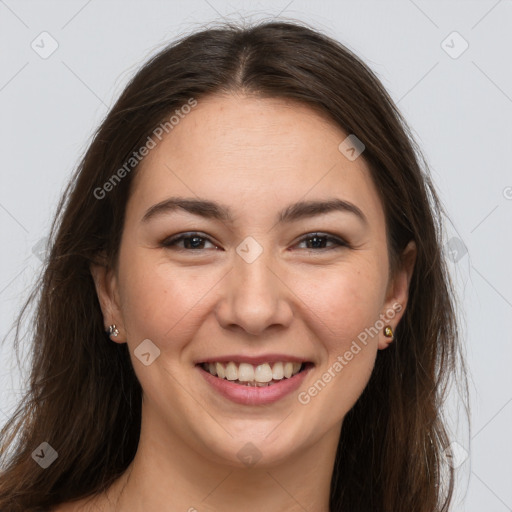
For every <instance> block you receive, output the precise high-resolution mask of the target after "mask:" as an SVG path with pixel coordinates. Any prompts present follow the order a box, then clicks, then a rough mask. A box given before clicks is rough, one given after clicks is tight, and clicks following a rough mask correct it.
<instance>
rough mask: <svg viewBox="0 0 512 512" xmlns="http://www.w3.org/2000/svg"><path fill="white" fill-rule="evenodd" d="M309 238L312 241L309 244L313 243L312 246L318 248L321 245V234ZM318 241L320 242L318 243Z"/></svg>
mask: <svg viewBox="0 0 512 512" xmlns="http://www.w3.org/2000/svg"><path fill="white" fill-rule="evenodd" d="M310 240H312V241H314V242H313V244H310V245H313V247H316V248H318V247H320V246H322V245H323V244H322V240H323V237H321V236H313V237H311V239H310ZM319 241H320V242H319ZM318 243H320V245H318Z"/></svg>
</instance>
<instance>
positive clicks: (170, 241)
mask: <svg viewBox="0 0 512 512" xmlns="http://www.w3.org/2000/svg"><path fill="white" fill-rule="evenodd" d="M191 238H201V239H203V240H207V241H209V242H210V243H211V244H213V245H215V244H214V243H213V242H212V241H211V240H210V239H209V238H208V237H207V236H203V235H202V234H201V233H195V232H189V233H182V234H180V235H176V236H174V237H171V238H167V239H165V240H164V241H163V242H161V245H162V247H165V248H167V249H170V248H173V247H176V244H177V243H179V242H181V241H182V240H188V239H191ZM313 238H321V239H325V240H326V241H327V242H334V243H335V244H336V245H337V247H320V248H317V249H315V248H309V249H306V250H307V251H310V252H317V251H318V250H321V251H330V250H333V249H341V248H342V247H348V248H349V247H350V244H348V243H347V242H346V241H345V240H343V239H341V238H339V237H336V236H332V235H329V234H327V233H316V232H313V233H308V234H307V235H305V236H303V237H302V238H301V239H300V240H299V241H298V242H297V243H302V242H304V241H305V240H311V239H313ZM178 250H180V251H195V252H199V251H203V250H206V249H188V248H184V247H180V248H178Z"/></svg>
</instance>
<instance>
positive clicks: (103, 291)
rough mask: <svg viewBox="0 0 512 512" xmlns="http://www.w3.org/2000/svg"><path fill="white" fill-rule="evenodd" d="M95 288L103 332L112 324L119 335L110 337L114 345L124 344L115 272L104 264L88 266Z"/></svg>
mask: <svg viewBox="0 0 512 512" xmlns="http://www.w3.org/2000/svg"><path fill="white" fill-rule="evenodd" d="M89 269H90V271H91V275H92V278H93V281H94V286H95V287H96V294H97V295H98V301H99V303H100V307H101V311H102V313H103V323H104V327H105V331H108V327H109V326H110V325H112V324H114V325H115V326H116V328H117V329H118V330H119V335H118V336H116V337H114V336H112V337H111V340H112V341H115V342H116V343H125V342H126V339H125V337H124V329H123V325H122V323H123V322H122V314H121V308H120V301H119V294H118V283H117V277H116V275H115V272H114V271H113V270H112V269H111V268H109V267H108V265H107V264H106V263H104V262H101V263H98V262H94V263H91V264H90V266H89Z"/></svg>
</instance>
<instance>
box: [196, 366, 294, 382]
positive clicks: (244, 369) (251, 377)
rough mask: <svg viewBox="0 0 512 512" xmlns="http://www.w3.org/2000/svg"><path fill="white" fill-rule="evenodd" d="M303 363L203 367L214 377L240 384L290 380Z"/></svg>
mask: <svg viewBox="0 0 512 512" xmlns="http://www.w3.org/2000/svg"><path fill="white" fill-rule="evenodd" d="M301 366H302V364H301V363H292V362H286V363H282V362H277V363H273V364H272V366H271V365H270V364H269V363H263V364H259V365H256V366H254V365H252V364H249V363H235V362H233V361H230V362H229V363H227V364H225V363H205V364H204V365H203V367H204V368H205V369H206V370H208V371H209V372H210V373H211V374H212V375H217V377H219V378H221V379H227V380H238V381H240V382H253V381H254V382H270V381H271V380H272V379H273V380H281V379H283V378H287V379H288V378H290V377H291V376H292V375H295V374H296V373H298V372H299V370H300V367H301Z"/></svg>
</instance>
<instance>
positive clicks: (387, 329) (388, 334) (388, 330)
mask: <svg viewBox="0 0 512 512" xmlns="http://www.w3.org/2000/svg"><path fill="white" fill-rule="evenodd" d="M384 336H386V338H391V339H390V340H389V341H390V342H392V341H393V338H394V336H395V335H394V334H393V329H391V326H390V325H386V327H384Z"/></svg>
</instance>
